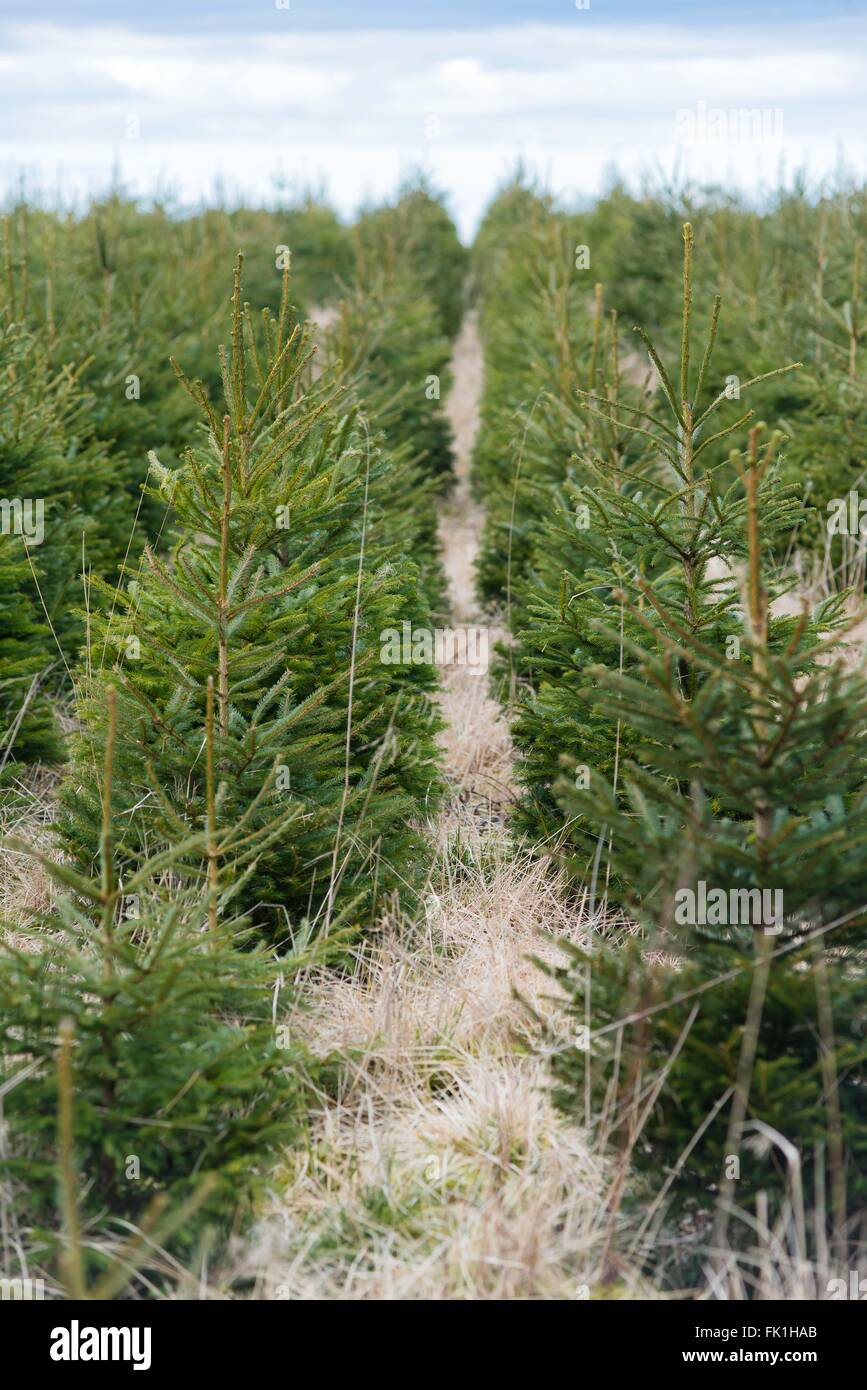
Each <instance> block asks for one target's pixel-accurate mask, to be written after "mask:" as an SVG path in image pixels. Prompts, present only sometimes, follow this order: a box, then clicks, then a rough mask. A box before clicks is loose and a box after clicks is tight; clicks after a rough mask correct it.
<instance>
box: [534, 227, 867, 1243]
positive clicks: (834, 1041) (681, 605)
mask: <svg viewBox="0 0 867 1390" xmlns="http://www.w3.org/2000/svg"><path fill="white" fill-rule="evenodd" d="M684 236H685V258H684V295H683V316H682V337H681V354H680V364H679V366H680V372H679V382H678V385H675V383H674V381H673V380H672V379H671V378H670V377H669V375H668V373H667V372H666V371H665V368H664V366H663V364H662V362H661V359H659V357H658V355H657V353H656V350H655V348H654V347H653V345H652V344H651V343H650V342H649V340H648V348H649V351H650V355H651V359H652V360H653V361H654V363H655V365H656V367H657V371H658V373H659V376H660V379H661V382H662V391H663V394H664V396H665V398H666V400H667V402H668V406H669V409H670V412H671V415H672V417H673V421H672V427H671V428H670V429H667V430H666V432H665V435H664V436H663V435H661V434H660V433H659V424H658V422H657V421H655V420H653V419H652V418H651V419H649V420H648V428H649V429H650V430H651V433H652V434H653V439H654V444H655V452H658V454H659V455H660V456H662V457H663V458H665V459H666V460H667V461H668V464H669V465H670V468H671V470H672V472H673V473H674V475H675V478H676V480H677V481H676V482H674V483H670V484H664V483H663V482H662V481H661V480H659V479H657V480H656V481H655V484H654V490H658V492H659V493H660V494H661V496H660V501H659V502H658V503H657V504H656V505H654V506H650V505H648V503H647V502H644V501H642V499H641V498H640V497H637V496H635V495H629V494H624V493H618V494H615V493H614V492H613V490H611V489H609V490H608V491H607V492H605V493H602V492H600V493H599V494H598V505H599V508H600V511H604V512H606V513H607V515H608V518H609V523H608V524H609V527H610V530H611V532H612V533H613V534H616V530H617V526H618V523H619V524H620V526H621V527H622V529H623V531H624V533H625V531H626V527H627V525H628V526H629V528H630V533H631V543H632V546H633V549H632V550H631V551H630V552H629V560H630V563H629V564H627V565H622V564H619V563H618V561H619V557H620V555H621V553H622V551H621V548H620V547H617V548H612V557H613V559H612V564H611V569H610V573H609V578H608V584H609V585H610V590H609V592H610V600H611V603H610V607H609V612H608V615H606V614H605V613H604V612H599V611H598V610H597V612H596V613H595V614H594V612H593V610H592V609H591V612H590V614H589V615H588V626H589V627H590V629H591V630H594V631H596V632H600V633H602V634H604V635H606V636H607V638H608V641H609V643H610V644H611V648H612V649H614V648H615V647H616V645H617V643H618V642H620V643H622V649H623V658H622V660H621V661H619V662H618V663H617V664H609V665H608V666H606V667H598V668H595V669H593V670H591V671H590V672H588V673H587V674H588V678H589V679H588V682H587V683H585V687H584V690H583V691H582V692H580V693H579V699H581V700H583V701H586V704H587V707H588V708H591V709H593V710H594V711H595V712H596V717H597V718H598V719H599V720H601V721H603V722H604V721H607V725H608V728H609V730H610V735H609V737H610V740H611V744H612V745H614V747H615V749H617V748H620V750H621V752H620V760H619V765H618V762H617V760H615V762H614V766H613V768H612V767H611V766H609V765H606V764H605V763H604V762H603V764H602V766H589V767H588V768H587V769H586V771H587V772H588V777H587V778H586V780H584V781H583V782H579V783H578V784H577V785H573V784H572V783H571V781H569V782H567V781H566V780H565V779H564V780H563V781H562V782H561V784H560V789H559V790H560V794H559V800H560V802H561V805H562V807H563V811H564V814H565V815H566V816H567V817H568V818H569V826H570V834H571V835H572V836H574V837H575V840H576V842H577V844H579V845H581V844H582V843H583V845H584V846H586V848H585V849H584V850H583V852H581V850H579V851H578V852H577V853H575V854H574V855H573V859H572V863H573V868H574V871H575V873H576V875H577V877H578V878H579V879H580V880H582V881H583V882H584V883H585V885H587V886H588V888H589V889H590V891H591V895H592V896H595V895H596V894H597V893H599V894H600V895H601V889H602V885H603V883H604V882H605V876H606V875H609V874H610V885H611V886H612V893H613V895H614V896H616V897H617V898H619V900H620V902H621V904H622V905H623V907H624V908H625V909H626V911H627V912H628V914H629V915H630V916H631V917H632V918H633V920H634V921H636V922H637V923H639V924H640V925H641V927H642V928H643V937H642V939H641V940H640V941H637V940H633V941H632V944H629V943H627V944H625V945H624V944H623V943H621V944H620V945H618V944H616V942H615V941H614V940H613V939H612V941H610V942H605V941H601V942H599V943H595V944H594V949H593V951H592V953H591V954H590V955H589V956H584V955H583V953H581V952H578V951H576V952H575V953H574V955H573V961H572V965H571V966H570V967H567V968H566V969H565V970H564V971H563V972H560V979H561V982H562V983H563V984H565V986H566V988H567V991H568V993H569V994H570V996H571V999H572V1007H573V1010H574V1014H575V1017H576V1018H577V1019H580V1020H581V1022H582V1024H583V1025H584V1026H586V1027H588V1029H589V1032H588V1039H589V1043H588V1047H587V1049H586V1050H585V1049H584V1048H583V1047H582V1048H579V1049H570V1050H566V1051H563V1052H561V1053H560V1054H559V1055H558V1057H557V1059H556V1061H555V1073H556V1075H557V1078H558V1084H559V1090H558V1098H559V1101H560V1103H561V1104H562V1105H564V1106H565V1107H566V1108H567V1109H570V1110H572V1111H580V1112H581V1113H583V1114H586V1113H587V1104H588V1097H589V1096H592V1095H593V1094H596V1095H598V1096H602V1095H606V1094H607V1096H608V1100H607V1102H606V1103H605V1109H606V1113H607V1115H608V1119H609V1121H610V1123H611V1129H612V1132H613V1133H614V1134H615V1136H616V1139H617V1142H618V1145H619V1148H620V1151H621V1154H622V1155H623V1163H624V1165H625V1163H626V1162H627V1160H629V1159H632V1160H633V1161H635V1162H636V1163H637V1164H638V1166H639V1167H646V1166H649V1167H650V1168H651V1169H652V1170H653V1171H655V1172H656V1173H657V1174H658V1173H659V1172H664V1173H666V1175H667V1178H666V1181H665V1184H664V1191H663V1195H668V1196H672V1195H673V1196H675V1197H677V1198H678V1199H679V1200H681V1201H683V1200H687V1201H689V1202H691V1203H692V1204H693V1205H694V1206H697V1207H698V1208H699V1209H701V1208H707V1206H708V1194H709V1192H710V1193H711V1201H713V1193H714V1192H715V1191H716V1189H717V1187H718V1198H717V1217H716V1226H715V1230H714V1242H715V1247H716V1250H717V1252H719V1251H720V1250H721V1249H722V1248H723V1247H724V1245H725V1243H726V1241H727V1240H728V1239H729V1238H731V1239H738V1240H739V1241H742V1240H743V1239H744V1235H743V1228H741V1229H740V1233H739V1235H738V1236H734V1235H733V1234H732V1230H731V1221H730V1219H731V1214H732V1211H733V1209H734V1207H735V1204H736V1203H737V1204H738V1205H739V1206H740V1207H741V1208H742V1207H743V1206H744V1204H748V1203H749V1202H751V1201H752V1200H753V1199H754V1197H755V1194H756V1192H757V1191H758V1190H759V1189H762V1188H764V1189H767V1188H768V1187H769V1186H770V1187H775V1188H776V1189H777V1190H778V1191H785V1189H786V1176H787V1175H786V1171H785V1170H786V1164H785V1158H784V1145H785V1143H786V1142H792V1143H794V1144H795V1145H796V1146H797V1148H798V1150H799V1153H800V1158H799V1162H800V1165H801V1169H802V1171H803V1174H804V1176H805V1179H806V1177H807V1176H809V1178H810V1179H811V1181H814V1182H815V1183H816V1185H817V1187H818V1188H819V1192H818V1196H817V1201H818V1202H819V1203H820V1204H821V1205H822V1206H823V1207H824V1205H825V1203H826V1195H825V1193H824V1191H822V1190H821V1189H822V1187H823V1184H824V1181H825V1179H824V1177H823V1170H822V1169H821V1168H819V1169H814V1156H815V1145H817V1144H819V1143H820V1142H824V1143H825V1144H826V1146H827V1152H828V1169H827V1171H828V1175H829V1186H830V1193H829V1196H830V1204H829V1209H830V1212H831V1222H830V1227H831V1232H832V1234H833V1236H834V1237H835V1239H836V1240H837V1241H838V1242H839V1241H841V1240H843V1239H844V1238H845V1231H846V1222H847V1220H848V1219H850V1218H851V1217H852V1215H853V1213H855V1214H857V1212H858V1211H859V1210H861V1208H862V1206H863V1201H864V1192H863V1186H862V1184H861V1181H860V1178H859V1176H858V1173H859V1162H860V1159H859V1155H860V1152H861V1148H860V1145H861V1139H860V1137H859V1135H860V1134H861V1133H863V1119H864V1104H863V1099H862V1092H863V1076H864V1065H865V1060H867V1050H865V1047H864V1045H863V1040H862V1039H860V1038H855V1039H854V1040H850V1039H851V1033H848V1031H847V1030H849V1029H850V1028H851V1027H852V1025H853V1024H854V1021H855V1019H856V1018H857V1016H858V1013H859V1010H860V1009H861V1008H862V1007H863V1003H864V986H863V979H862V971H861V970H860V968H859V967H858V966H857V965H855V963H854V962H850V961H848V960H847V958H846V957H841V955H840V953H839V949H837V948H838V947H839V945H840V944H841V943H842V944H844V945H845V944H847V943H851V944H852V945H854V946H855V947H856V948H857V947H858V946H859V944H860V942H861V940H862V936H861V932H862V930H863V922H864V920H865V910H867V832H865V831H864V830H863V825H862V823H863V812H864V805H865V794H867V783H865V759H864V753H863V749H862V747H861V743H860V739H859V735H858V730H859V729H860V727H861V726H862V724H863V720H864V717H865V714H867V703H865V702H867V683H865V680H864V677H863V675H862V674H861V673H860V672H855V673H851V674H850V673H848V672H847V670H846V668H845V663H844V662H843V660H842V657H843V654H844V651H843V647H842V646H841V644H843V643H844V637H845V624H844V618H843V605H842V600H841V599H839V598H838V599H832V600H828V601H826V602H825V603H823V604H821V605H820V606H819V607H818V609H817V610H816V611H815V612H814V613H813V614H812V615H810V614H808V613H807V612H806V611H804V612H803V613H802V614H801V615H800V616H775V615H774V613H773V611H772V607H771V605H772V601H773V599H774V598H775V597H777V596H778V595H779V594H780V593H781V592H783V591H784V590H785V587H786V581H785V578H784V577H783V576H781V575H780V574H779V572H778V571H775V569H774V568H773V566H769V563H768V555H769V552H770V550H771V548H772V543H773V538H774V537H775V536H776V535H777V534H778V533H779V532H780V531H781V530H784V529H786V528H787V527H790V526H791V521H792V516H791V511H792V499H791V495H790V491H789V490H788V489H787V487H786V485H785V484H784V483H783V482H782V480H781V477H780V473H779V470H778V469H777V468H776V467H775V465H774V453H775V450H776V448H777V447H778V444H779V437H778V436H772V437H771V439H770V440H769V441H768V443H767V445H766V446H765V447H764V448H763V449H761V450H760V447H759V436H760V427H757V426H754V427H752V428H751V432H750V439H749V446H748V449H747V451H746V452H745V453H741V451H738V450H734V451H733V452H731V453H730V454H729V455H728V456H726V457H725V458H724V459H722V460H719V461H717V462H715V463H713V462H710V461H708V459H707V457H706V452H705V451H706V450H707V451H710V450H711V449H712V447H713V446H714V445H715V444H717V443H718V442H719V440H720V439H721V438H724V437H726V436H728V435H730V434H732V433H733V432H734V431H735V430H736V429H738V428H740V427H741V426H742V425H743V423H744V418H743V417H742V418H741V419H738V420H736V421H734V422H732V423H731V424H730V425H728V426H726V427H724V428H723V429H722V430H720V431H716V432H714V433H708V430H709V429H712V427H711V426H707V428H705V426H706V422H707V421H708V420H709V418H710V415H711V413H712V412H713V410H714V409H715V408H718V407H719V406H721V405H722V403H723V401H724V398H725V393H724V392H722V393H719V394H712V397H711V405H710V407H705V408H704V409H702V406H701V398H702V388H703V387H704V386H705V385H706V384H707V383H708V381H709V377H708V373H709V371H710V370H711V361H712V352H713V346H714V337H715V326H716V322H717V318H718V313H719V304H718V303H717V305H716V306H715V308H714V311H713V315H712V323H711V330H710V334H709V338H708V344H707V347H706V350H705V353H704V355H703V358H702V364H701V367H700V369H699V372H698V375H697V377H694V376H693V374H692V370H691V366H690V347H691V342H690V339H691V312H692V285H691V251H692V235H691V228H689V226H687V227H686V228H685V230H684ZM693 382H694V383H695V384H694V385H693ZM749 385H750V382H746V383H743V385H742V389H744V387H746V386H749ZM598 408H599V409H600V410H602V411H603V413H604V414H606V415H609V416H610V415H611V410H610V406H609V407H607V408H606V406H605V404H604V402H602V403H600V404H599V407H598ZM654 426H655V428H654ZM643 427H644V426H643V425H642V426H641V428H643ZM712 457H713V455H712V454H711V458H712ZM726 478H730V479H731V482H729V483H728V484H724V480H725V479H726ZM649 490H650V489H649V488H648V480H647V479H646V478H645V479H644V480H643V491H645V492H647V491H649ZM651 495H652V494H651ZM618 499H619V500H618ZM712 559H716V560H719V559H723V560H725V562H726V571H725V572H723V573H722V574H718V575H717V576H716V577H712V575H711V560H712ZM738 575H741V576H742V582H741V584H740V585H739V584H738V582H737V576H738ZM602 577H603V576H602V575H601V573H600V574H599V575H598V578H599V579H600V580H601V579H602ZM618 610H619V616H620V623H619V624H618V623H616V622H615V621H612V618H614V617H615V615H617V614H618ZM565 698H566V697H565V694H564V693H561V700H565ZM624 750H625V752H624ZM627 754H628V755H627ZM569 761H570V762H571V759H570V760H569ZM709 889H710V890H712V892H713V896H712V903H713V908H712V910H710V911H706V910H705V908H706V901H707V891H708V890H709ZM763 894H764V895H765V896H764V897H763V896H762V895H763ZM769 903H770V904H771V905H772V906H771V907H770V908H769V906H768V904H769ZM699 904H701V906H699ZM829 948H834V949H829ZM672 955H674V956H675V957H677V958H678V961H679V965H678V968H676V969H672V963H671V957H672ZM666 958H667V959H666ZM853 967H854V968H853ZM832 978H833V982H834V988H833V990H832V988H831V979H832ZM832 1000H833V1003H832ZM810 1020H814V1022H811V1021H810ZM841 1029H842V1030H843V1031H842V1033H841V1032H840V1030H841ZM841 1039H842V1040H841ZM612 1105H613V1111H612V1109H611V1107H612ZM751 1127H752V1130H753V1131H754V1132H757V1133H758V1136H759V1138H760V1139H761V1140H762V1142H763V1143H764V1144H765V1148H764V1150H763V1151H762V1152H761V1153H758V1154H757V1153H756V1152H755V1151H751V1150H747V1149H746V1148H745V1144H744V1141H745V1138H746V1136H747V1135H748V1134H749V1132H750V1128H751ZM780 1136H782V1138H781V1137H780ZM769 1138H770V1141H771V1148H772V1155H771V1156H770V1157H769V1156H768V1152H767V1141H768V1139H769ZM774 1145H778V1146H779V1147H777V1148H776V1149H775V1148H774V1147H773V1146H774ZM738 1165H740V1167H739V1171H738V1180H736V1178H735V1172H736V1169H737V1166H738ZM847 1188H848V1201H849V1205H848V1206H847V1195H846V1194H847ZM708 1238H709V1233H708ZM702 1248H703V1247H702Z"/></svg>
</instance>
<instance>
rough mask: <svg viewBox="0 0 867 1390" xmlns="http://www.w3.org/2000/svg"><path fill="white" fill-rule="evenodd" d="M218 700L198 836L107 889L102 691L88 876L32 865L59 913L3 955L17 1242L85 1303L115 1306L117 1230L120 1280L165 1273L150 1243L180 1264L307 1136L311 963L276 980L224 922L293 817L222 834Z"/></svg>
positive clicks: (209, 720)
mask: <svg viewBox="0 0 867 1390" xmlns="http://www.w3.org/2000/svg"><path fill="white" fill-rule="evenodd" d="M215 703H216V701H215V699H214V695H213V684H211V685H210V686H209V688H208V696H207V701H206V709H205V712H204V717H203V721H202V727H201V729H200V734H201V741H202V744H203V753H202V760H203V763H204V765H205V793H204V796H205V803H206V810H207V815H206V825H205V826H204V827H203V828H202V829H201V830H197V831H196V832H195V833H194V834H192V835H190V836H189V837H188V838H187V840H186V841H184V842H181V843H178V844H176V845H174V846H173V847H172V848H171V849H169V850H166V851H164V852H162V853H160V854H158V855H157V856H155V857H153V858H151V859H145V860H142V861H141V862H140V864H139V865H138V866H137V868H136V869H135V871H134V872H131V873H127V875H126V877H124V878H121V876H120V872H119V868H118V864H117V859H116V855H115V847H114V830H115V826H116V825H117V824H118V821H117V814H118V810H119V807H118V803H117V798H116V794H115V792H116V774H117V771H118V769H119V765H120V763H121V761H122V756H121V751H122V750H121V741H120V738H119V735H120V722H119V717H118V707H117V706H118V702H117V701H116V699H115V694H114V691H113V690H112V689H111V688H110V687H109V689H108V691H107V715H106V738H105V748H104V761H103V766H102V768H101V777H100V794H101V798H102V804H101V808H100V818H99V853H98V863H97V864H96V865H95V866H94V868H93V870H92V871H89V872H82V871H81V870H80V869H79V868H76V867H74V866H73V865H71V864H69V863H57V862H55V861H54V860H52V859H50V858H46V857H43V856H37V857H38V858H40V859H41V862H42V864H43V867H44V868H45V870H46V872H47V873H48V875H49V877H50V879H51V881H52V884H53V886H54V888H55V890H56V898H55V901H54V903H53V904H52V906H51V907H50V908H49V909H48V910H47V911H46V912H45V913H42V914H40V915H39V916H38V918H37V919H36V920H34V921H32V922H30V923H20V922H15V923H8V924H6V925H5V930H4V933H3V935H2V939H0V1018H2V1024H0V1071H2V1077H3V1091H4V1122H5V1127H6V1142H5V1144H4V1152H3V1158H2V1174H3V1180H4V1182H5V1183H7V1184H8V1185H9V1186H10V1188H11V1191H12V1197H13V1201H12V1210H13V1211H14V1212H15V1213H16V1217H15V1220H16V1222H17V1223H18V1228H17V1230H16V1237H15V1240H14V1242H13V1244H15V1245H17V1246H19V1248H21V1249H22V1250H26V1252H27V1256H28V1261H29V1264H30V1268H31V1270H32V1268H33V1266H34V1265H35V1266H36V1267H37V1268H38V1269H39V1270H40V1272H43V1271H44V1273H45V1275H46V1277H47V1278H49V1279H51V1280H53V1281H54V1280H58V1279H59V1280H60V1282H61V1283H65V1286H66V1291H67V1293H68V1294H69V1295H70V1296H72V1297H82V1296H83V1294H84V1291H85V1290H86V1289H88V1288H90V1287H92V1286H93V1285H94V1284H95V1285H96V1289H97V1292H96V1293H95V1294H94V1295H93V1296H97V1297H101V1296H110V1295H109V1294H108V1293H105V1292H103V1293H100V1292H99V1289H100V1288H101V1283H102V1282H104V1281H106V1280H107V1281H108V1283H111V1282H112V1281H113V1280H114V1279H115V1278H116V1273H117V1270H116V1269H113V1268H111V1267H110V1266H111V1264H112V1260H111V1256H112V1253H113V1252H114V1251H116V1250H117V1247H118V1245H119V1244H121V1243H122V1238H123V1237H127V1236H128V1233H129V1230H130V1227H132V1229H133V1231H136V1230H137V1229H138V1230H140V1231H144V1232H146V1233H147V1235H148V1237H149V1239H150V1241H151V1244H150V1245H147V1244H146V1243H145V1242H144V1241H143V1239H142V1238H141V1237H139V1236H137V1237H135V1238H133V1239H132V1240H131V1247H132V1249H131V1250H130V1252H129V1254H130V1260H127V1261H121V1262H120V1263H121V1265H123V1264H124V1263H127V1264H129V1263H130V1261H131V1262H132V1268H136V1265H138V1266H139V1267H141V1266H142V1265H143V1264H144V1265H145V1269H144V1270H141V1273H143V1274H145V1275H146V1274H147V1273H148V1268H147V1267H148V1266H151V1265H154V1266H156V1267H157V1269H158V1268H159V1265H160V1252H159V1250H158V1249H157V1248H155V1245H158V1244H162V1245H163V1246H164V1247H166V1248H167V1249H168V1251H169V1253H170V1254H173V1255H174V1256H176V1257H180V1258H181V1259H182V1260H183V1259H184V1258H185V1257H186V1256H188V1255H190V1253H191V1252H192V1250H193V1248H194V1246H195V1245H196V1243H197V1242H198V1241H199V1239H200V1238H201V1237H202V1235H203V1234H204V1230H205V1227H211V1228H214V1229H215V1230H216V1231H217V1233H218V1234H220V1235H222V1236H226V1235H227V1234H228V1233H229V1232H230V1231H231V1230H233V1229H236V1228H237V1226H238V1223H239V1221H240V1220H241V1219H242V1218H243V1216H244V1215H245V1214H249V1212H250V1210H251V1203H252V1201H253V1199H254V1197H255V1195H256V1193H257V1192H258V1191H261V1190H262V1189H263V1187H264V1186H265V1185H266V1184H267V1183H268V1181H269V1175H270V1173H271V1170H272V1168H273V1166H274V1165H275V1164H276V1162H277V1160H278V1159H279V1156H280V1154H281V1152H284V1151H285V1149H286V1146H287V1145H289V1144H290V1143H292V1142H293V1141H294V1139H295V1138H296V1136H297V1135H298V1133H299V1130H300V1127H301V1125H302V1123H303V1108H304V1100H305V1095H306V1088H307V1085H308V1072H309V1068H310V1067H311V1059H310V1058H309V1057H308V1056H307V1054H306V1052H305V1050H304V1048H303V1046H301V1045H300V1044H299V1043H298V1042H297V1041H296V1040H295V1038H294V1036H293V1034H292V1032H291V1030H290V1028H289V1026H288V1025H286V1024H284V1023H283V1020H284V1019H286V1018H287V1017H288V1016H289V1015H288V1010H289V1008H290V1006H291V1005H292V1001H293V995H294V986H293V982H292V977H293V974H294V972H295V970H296V969H297V968H300V967H301V966H303V965H305V964H306V963H309V953H308V955H307V958H305V954H304V953H303V952H300V953H298V954H297V955H293V956H286V957H283V958H282V959H281V960H280V962H279V966H278V963H277V962H275V960H274V958H273V955H272V953H271V952H270V951H269V950H267V949H266V948H265V947H264V946H262V945H261V944H256V943H255V941H253V940H252V939H251V928H250V926H249V924H248V923H246V922H245V921H244V920H243V918H242V917H241V916H240V914H239V912H238V908H237V902H238V898H239V892H240V890H242V888H243V885H244V879H245V875H246V874H248V873H249V872H250V871H251V868H252V867H253V865H254V864H255V857H256V855H257V854H259V853H261V852H262V851H263V849H265V848H266V847H267V843H268V841H269V839H271V838H273V837H274V836H275V835H277V834H279V833H280V832H281V829H282V827H283V826H284V824H285V822H286V820H287V819H289V818H290V816H291V813H286V814H285V815H284V816H283V817H281V818H278V819H277V820H275V821H274V822H273V823H272V824H271V826H270V827H268V829H267V831H265V832H264V833H263V832H262V831H261V830H256V829H255V828H253V827H252V820H253V816H252V815H251V814H248V815H246V816H244V817H242V818H241V819H240V820H237V821H233V820H227V819H226V815H225V811H226V807H227V804H228V801H229V796H228V787H227V786H226V784H224V783H220V784H218V776H219V771H218V768H217V761H218V747H219V739H218V738H217V735H216V731H215V717H214V706H215ZM16 848H19V849H23V850H26V846H16ZM239 948H243V949H239ZM58 1049H59V1053H60V1059H59V1060H60V1065H59V1066H58V1065H55V1060H56V1057H57V1054H58ZM58 1131H59V1141H60V1142H59V1153H58ZM58 1193H59V1194H60V1199H61V1207H62V1209H63V1218H64V1219H63V1220H62V1221H61V1220H58V1214H57V1200H58ZM133 1255H135V1259H134V1260H132V1256H133ZM25 1272H28V1271H25ZM156 1277H157V1274H156V1273H152V1277H151V1278H150V1280H149V1286H150V1288H151V1289H153V1285H154V1279H155V1278H156Z"/></svg>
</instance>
